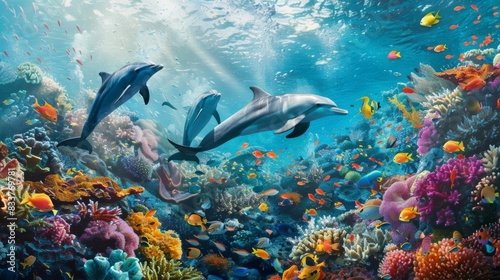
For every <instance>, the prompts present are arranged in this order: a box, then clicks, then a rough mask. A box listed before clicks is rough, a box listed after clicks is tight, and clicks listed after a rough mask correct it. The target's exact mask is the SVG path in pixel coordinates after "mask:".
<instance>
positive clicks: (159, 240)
mask: <svg viewBox="0 0 500 280" xmlns="http://www.w3.org/2000/svg"><path fill="white" fill-rule="evenodd" d="M155 213H156V210H149V211H148V212H147V213H146V214H144V213H142V212H131V213H130V214H129V215H128V217H127V219H126V221H127V223H128V224H129V225H130V226H131V227H132V228H133V229H134V232H135V233H137V235H139V236H140V237H141V239H145V240H147V242H148V246H139V250H141V252H142V253H143V254H144V255H145V257H146V258H147V259H149V260H152V259H153V258H156V259H160V258H161V257H163V256H165V257H167V258H170V259H175V260H180V259H181V257H182V244H181V239H180V238H179V236H178V235H177V233H175V232H174V231H173V230H167V231H166V232H162V231H161V230H160V229H159V227H160V225H161V223H160V221H159V220H158V218H156V217H154V216H153V215H154V214H155Z"/></svg>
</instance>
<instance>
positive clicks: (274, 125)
mask: <svg viewBox="0 0 500 280" xmlns="http://www.w3.org/2000/svg"><path fill="white" fill-rule="evenodd" d="M250 89H251V90H252V91H253V95H254V97H253V100H252V101H251V102H250V103H248V104H247V105H246V106H245V107H243V108H241V109H240V110H239V111H238V112H236V113H234V114H233V115H232V116H230V117H229V118H227V119H226V120H225V121H223V122H222V123H221V124H219V125H217V126H216V127H215V128H214V129H212V130H211V131H210V132H209V133H208V134H207V135H206V136H205V137H204V138H203V139H202V140H201V142H200V144H199V146H198V147H186V146H184V145H179V144H177V143H175V142H173V141H172V140H170V139H169V140H168V141H169V142H170V143H171V144H172V145H174V147H175V148H176V149H177V150H179V153H176V154H173V155H172V156H170V157H169V160H192V161H195V162H199V160H198V157H196V154H197V153H199V152H203V151H207V150H211V149H213V148H215V147H218V146H220V145H222V144H224V143H226V142H227V141H229V140H231V139H233V138H235V137H238V136H241V135H248V134H252V133H257V132H263V131H268V130H274V133H283V132H286V131H289V130H291V129H293V131H292V132H291V133H290V134H288V135H287V136H286V138H294V137H297V136H300V135H302V134H304V132H306V130H307V129H308V128H309V123H310V122H311V121H313V120H316V119H319V118H322V117H326V116H330V115H334V114H342V115H345V114H347V113H348V112H347V110H344V109H341V108H339V107H338V106H337V104H335V102H333V101H332V100H330V99H329V98H326V97H323V96H319V95H314V94H284V95H280V96H271V95H270V94H269V93H267V92H265V91H264V90H262V89H260V88H258V87H254V86H252V87H250Z"/></svg>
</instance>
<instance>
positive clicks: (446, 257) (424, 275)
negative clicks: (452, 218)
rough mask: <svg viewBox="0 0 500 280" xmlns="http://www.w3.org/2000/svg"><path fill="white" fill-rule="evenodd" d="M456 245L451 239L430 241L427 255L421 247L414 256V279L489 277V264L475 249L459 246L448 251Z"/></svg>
mask: <svg viewBox="0 0 500 280" xmlns="http://www.w3.org/2000/svg"><path fill="white" fill-rule="evenodd" d="M454 246H456V245H455V242H454V241H453V240H452V239H447V238H445V239H443V240H441V241H439V242H438V243H432V244H431V246H430V248H429V251H428V254H427V256H424V255H423V251H422V249H420V250H418V251H417V253H416V256H415V262H414V271H415V279H450V280H451V279H490V277H491V276H492V274H491V265H490V264H489V262H488V261H487V259H486V257H485V256H484V255H483V254H482V253H481V252H480V251H477V250H474V249H470V248H461V249H460V250H459V251H458V252H454V253H450V250H451V249H452V248H453V247H454Z"/></svg>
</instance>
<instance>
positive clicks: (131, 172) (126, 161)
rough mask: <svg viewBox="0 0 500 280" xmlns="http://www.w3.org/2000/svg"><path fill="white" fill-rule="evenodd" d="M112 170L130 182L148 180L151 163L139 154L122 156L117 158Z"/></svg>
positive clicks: (151, 167)
mask: <svg viewBox="0 0 500 280" xmlns="http://www.w3.org/2000/svg"><path fill="white" fill-rule="evenodd" d="M113 171H114V173H115V174H116V175H118V176H119V177H120V178H126V179H129V180H130V181H132V182H149V181H150V180H151V174H152V172H153V164H152V163H151V162H150V161H149V160H147V159H144V158H143V157H140V156H124V157H121V158H119V159H118V160H117V162H116V164H115V166H113Z"/></svg>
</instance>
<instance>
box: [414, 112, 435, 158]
mask: <svg viewBox="0 0 500 280" xmlns="http://www.w3.org/2000/svg"><path fill="white" fill-rule="evenodd" d="M439 143H440V142H439V137H438V133H437V130H436V128H435V127H434V124H433V122H432V120H431V119H424V123H423V126H422V129H421V130H420V131H419V132H418V140H417V146H418V149H417V153H419V154H421V155H427V154H428V153H429V151H430V150H431V149H432V148H433V147H435V146H436V145H438V144H439Z"/></svg>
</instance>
